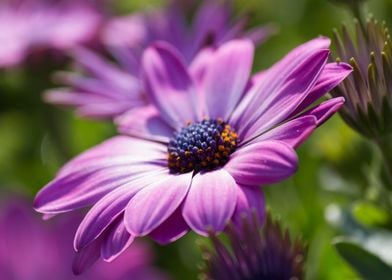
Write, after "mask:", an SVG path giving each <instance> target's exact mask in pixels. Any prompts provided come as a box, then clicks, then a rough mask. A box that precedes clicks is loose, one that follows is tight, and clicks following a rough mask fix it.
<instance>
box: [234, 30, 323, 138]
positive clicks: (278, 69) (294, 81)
mask: <svg viewBox="0 0 392 280" xmlns="http://www.w3.org/2000/svg"><path fill="white" fill-rule="evenodd" d="M329 43H330V40H329V39H327V38H324V37H320V38H317V39H314V40H312V41H309V42H307V43H305V44H303V45H301V46H299V47H297V48H296V49H294V50H292V51H291V52H290V53H289V54H288V55H286V56H285V57H284V58H283V59H282V60H280V61H279V62H277V63H276V64H275V65H273V66H272V67H271V68H270V69H268V70H266V71H265V73H263V75H262V76H261V78H260V79H258V82H259V84H258V85H255V86H253V87H252V88H251V92H249V93H247V94H246V96H245V98H244V99H243V100H242V101H241V103H240V104H239V106H238V108H237V109H236V110H235V112H234V114H233V117H232V120H231V123H232V124H233V125H235V126H236V127H240V128H241V129H240V130H241V131H239V132H243V131H247V130H249V127H250V126H252V124H254V123H255V122H256V121H257V120H260V119H261V118H260V116H266V115H267V114H266V112H270V114H268V116H266V117H265V118H264V120H263V122H264V123H265V124H264V123H260V124H257V125H256V126H255V127H258V128H261V129H263V130H265V129H266V128H267V127H270V126H271V120H272V121H273V123H274V124H277V123H279V120H280V121H282V120H283V119H284V117H285V116H287V114H289V113H290V112H292V111H293V110H295V108H296V107H297V106H298V104H300V103H301V101H302V100H303V99H304V98H305V97H306V94H307V93H308V92H309V91H310V90H311V89H312V88H313V86H314V84H315V83H316V81H317V80H318V77H319V75H320V73H321V70H322V69H323V67H324V65H325V63H326V57H327V55H328V51H327V50H326V48H327V47H328V46H329ZM282 107H283V108H282ZM267 117H268V118H270V119H267ZM243 139H244V138H243Z"/></svg>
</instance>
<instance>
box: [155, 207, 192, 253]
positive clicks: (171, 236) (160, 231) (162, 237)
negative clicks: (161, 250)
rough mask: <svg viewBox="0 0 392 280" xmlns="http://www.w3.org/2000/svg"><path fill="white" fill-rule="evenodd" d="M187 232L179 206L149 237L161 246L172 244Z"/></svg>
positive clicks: (186, 225)
mask: <svg viewBox="0 0 392 280" xmlns="http://www.w3.org/2000/svg"><path fill="white" fill-rule="evenodd" d="M188 231H189V226H188V224H187V223H186V222H185V220H184V218H183V217H182V214H181V206H180V207H179V208H177V210H176V211H175V212H174V213H173V214H172V215H171V216H170V217H169V218H168V219H167V220H166V221H164V222H163V223H162V224H161V225H160V226H159V227H157V228H156V229H155V230H153V231H152V232H151V233H150V237H151V238H152V239H154V240H155V241H157V242H158V243H159V244H161V245H166V244H168V243H171V242H174V241H176V240H177V239H180V238H181V237H183V236H184V235H185V234H186V233H188Z"/></svg>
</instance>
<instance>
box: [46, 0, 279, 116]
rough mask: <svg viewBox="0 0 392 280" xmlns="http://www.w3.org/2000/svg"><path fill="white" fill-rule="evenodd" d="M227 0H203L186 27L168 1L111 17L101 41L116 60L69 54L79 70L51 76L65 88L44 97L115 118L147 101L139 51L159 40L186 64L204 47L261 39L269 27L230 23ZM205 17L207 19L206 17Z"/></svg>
mask: <svg viewBox="0 0 392 280" xmlns="http://www.w3.org/2000/svg"><path fill="white" fill-rule="evenodd" d="M232 14H233V11H232V8H231V6H230V4H229V1H222V2H221V1H216V0H206V1H204V2H203V4H202V5H201V6H200V7H199V9H198V10H197V12H196V14H195V16H194V19H193V21H192V22H191V25H190V26H188V23H187V22H186V20H185V18H186V17H187V16H186V15H185V11H184V10H182V9H180V8H179V7H178V5H175V4H172V5H171V6H169V7H168V8H166V9H162V10H153V11H148V12H144V13H136V14H131V15H129V16H125V17H120V18H115V19H113V20H111V21H109V22H108V23H107V24H106V27H105V28H104V29H103V32H102V41H103V43H104V45H105V46H107V48H108V50H109V52H110V53H111V54H112V56H113V57H114V58H115V60H116V61H117V63H116V64H114V63H112V62H110V61H108V60H106V59H105V58H104V57H102V56H100V55H98V54H96V53H95V52H92V51H90V50H87V49H78V50H76V51H74V52H73V59H74V60H75V62H76V63H77V66H78V68H79V69H80V70H81V71H80V72H82V74H80V73H79V74H78V73H74V72H62V73H58V74H57V75H56V76H55V79H56V80H57V81H58V82H59V83H60V84H64V85H66V86H67V87H65V88H58V89H53V90H49V91H48V92H47V93H46V94H45V99H46V101H48V102H50V103H53V104H57V105H62V106H69V107H75V108H76V109H77V113H78V114H79V115H81V116H84V117H89V118H113V117H116V116H118V115H120V114H122V113H124V112H126V111H127V110H129V109H132V108H135V107H139V106H143V105H146V104H147V100H146V96H145V90H144V87H143V85H142V84H141V81H140V64H141V62H140V59H141V56H142V53H143V51H144V50H145V48H147V47H148V46H149V45H150V44H152V43H153V42H155V41H157V40H161V41H165V42H168V43H170V44H172V45H173V46H176V48H177V49H179V50H180V52H181V53H182V54H183V55H184V56H185V57H186V61H187V64H189V63H190V62H191V61H192V59H193V58H194V56H195V54H196V53H197V52H198V51H199V50H200V49H202V48H203V47H205V46H211V47H217V46H219V45H221V44H222V43H224V42H226V41H228V40H230V39H232V38H239V37H247V38H252V39H253V40H254V41H255V42H257V43H261V42H262V41H264V40H265V39H266V38H267V37H268V36H269V35H270V34H271V33H272V32H273V31H274V28H273V27H272V26H266V27H262V28H260V27H259V28H255V29H253V30H250V31H247V30H246V29H245V21H244V20H241V21H237V22H233V21H232V20H231V15H232ZM206 19H208V20H206Z"/></svg>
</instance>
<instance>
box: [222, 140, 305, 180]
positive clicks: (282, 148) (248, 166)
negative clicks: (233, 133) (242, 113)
mask: <svg viewBox="0 0 392 280" xmlns="http://www.w3.org/2000/svg"><path fill="white" fill-rule="evenodd" d="M297 166H298V158H297V155H296V153H295V151H294V149H293V148H292V147H290V146H289V145H287V144H286V143H284V142H281V141H271V140H269V141H259V142H256V143H253V144H249V145H246V146H244V147H241V148H239V149H238V150H237V151H236V152H235V153H233V154H232V155H231V157H230V160H229V162H228V163H227V164H226V165H225V167H224V168H225V170H227V172H229V173H230V174H231V176H233V177H234V179H235V181H236V182H237V183H238V184H243V185H248V186H259V185H265V184H273V183H277V182H280V181H282V180H284V179H287V178H288V177H290V176H291V175H293V174H294V173H295V171H296V170H297Z"/></svg>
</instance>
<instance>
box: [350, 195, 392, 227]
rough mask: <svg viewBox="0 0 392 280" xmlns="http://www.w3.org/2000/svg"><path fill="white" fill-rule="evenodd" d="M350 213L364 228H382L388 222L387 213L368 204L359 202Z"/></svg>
mask: <svg viewBox="0 0 392 280" xmlns="http://www.w3.org/2000/svg"><path fill="white" fill-rule="evenodd" d="M352 213H353V216H354V217H355V219H356V220H357V221H358V222H359V223H361V224H362V225H365V226H370V227H375V226H382V225H385V224H387V223H388V221H389V215H388V213H387V212H385V211H384V210H383V209H381V208H379V207H378V206H377V205H375V204H373V203H370V202H365V201H360V202H357V203H355V204H354V206H353V209H352Z"/></svg>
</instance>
